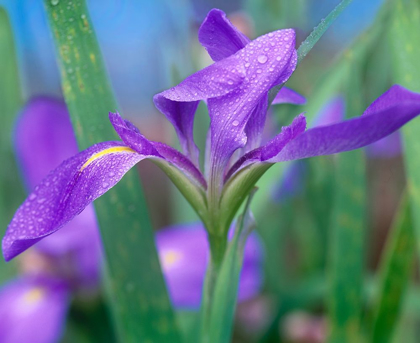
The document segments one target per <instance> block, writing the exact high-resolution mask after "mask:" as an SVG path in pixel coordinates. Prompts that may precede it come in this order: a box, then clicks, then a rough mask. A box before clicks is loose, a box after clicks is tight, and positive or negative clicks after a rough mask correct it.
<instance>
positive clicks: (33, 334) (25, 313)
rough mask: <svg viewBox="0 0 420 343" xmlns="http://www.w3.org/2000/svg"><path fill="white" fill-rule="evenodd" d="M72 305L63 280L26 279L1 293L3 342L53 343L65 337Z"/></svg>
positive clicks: (1, 337) (11, 285)
mask: <svg viewBox="0 0 420 343" xmlns="http://www.w3.org/2000/svg"><path fill="white" fill-rule="evenodd" d="M68 303H69V289H68V287H67V285H66V283H64V282H63V281H62V280H60V279H54V278H51V277H47V276H42V277H41V276H38V277H29V276H27V277H22V278H20V279H17V280H14V281H12V282H10V283H8V284H6V285H5V286H3V287H2V288H1V289H0V341H1V342H4V343H27V342H31V343H53V342H57V341H58V339H59V337H60V336H61V332H62V328H63V325H64V319H65V316H66V313H67V308H68Z"/></svg>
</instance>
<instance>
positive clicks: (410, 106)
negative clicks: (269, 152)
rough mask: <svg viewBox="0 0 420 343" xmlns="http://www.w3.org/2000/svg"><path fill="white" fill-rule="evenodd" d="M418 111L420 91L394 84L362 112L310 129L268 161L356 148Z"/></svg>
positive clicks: (401, 122)
mask: <svg viewBox="0 0 420 343" xmlns="http://www.w3.org/2000/svg"><path fill="white" fill-rule="evenodd" d="M419 113H420V94H417V93H413V92H411V91H409V90H407V89H405V88H403V87H401V86H399V85H395V86H392V87H391V88H390V89H389V90H388V91H387V92H386V93H384V94H383V95H381V96H380V97H379V98H378V99H377V100H376V101H375V102H374V103H373V104H372V105H370V106H369V107H368V108H367V110H366V111H365V112H364V114H363V115H362V116H360V117H358V118H353V119H350V120H346V121H343V122H340V123H336V124H331V125H327V126H321V127H315V128H313V129H310V130H308V131H306V132H305V133H303V134H301V135H300V136H299V137H297V138H296V139H294V140H292V141H291V142H290V143H289V144H287V145H286V147H285V148H284V149H283V150H282V151H280V153H279V154H278V155H276V156H274V157H272V158H270V159H269V160H267V162H282V161H290V160H297V159H302V158H307V157H312V156H319V155H329V154H335V153H338V152H343V151H349V150H353V149H358V148H361V147H364V146H366V145H368V144H372V143H373V142H376V141H377V140H379V139H381V138H384V137H386V136H388V135H389V134H391V133H392V132H394V131H396V130H398V129H399V128H400V127H401V126H403V125H404V124H405V123H407V122H408V121H410V120H411V119H413V118H414V117H416V116H417V115H418V114H419Z"/></svg>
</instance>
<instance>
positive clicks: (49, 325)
mask: <svg viewBox="0 0 420 343" xmlns="http://www.w3.org/2000/svg"><path fill="white" fill-rule="evenodd" d="M15 137H16V140H15V147H16V153H17V156H18V159H19V163H20V166H21V170H22V174H23V177H24V180H25V182H26V185H27V187H28V188H29V189H33V188H34V187H35V186H36V184H38V183H39V182H40V180H41V179H42V178H43V177H44V176H45V174H46V173H47V172H48V171H49V170H50V169H51V168H53V167H54V166H55V165H56V164H58V163H59V162H60V161H62V160H63V159H66V158H68V157H70V156H72V155H73V154H75V153H77V145H76V140H75V137H74V134H73V131H72V127H71V123H70V120H69V117H68V113H67V109H66V106H65V104H64V103H63V102H61V101H58V100H55V99H52V98H48V97H39V98H35V99H33V100H31V101H30V102H29V103H28V104H27V105H26V106H25V108H24V109H23V111H22V113H21V115H20V117H19V120H18V123H17V126H16V133H15ZM156 243H157V247H158V251H159V258H160V261H161V264H162V266H163V272H164V277H165V280H166V282H167V285H168V288H169V294H170V297H171V299H172V302H173V304H174V305H175V307H177V308H193V309H194V308H198V307H199V305H200V297H201V290H202V284H203V279H204V274H205V270H206V265H207V260H208V249H207V248H208V242H207V240H206V235H205V231H204V230H203V229H202V226H201V225H200V224H189V225H178V226H175V227H170V228H165V229H162V230H160V231H158V232H157V233H156ZM31 250H32V251H31V252H27V253H25V254H24V255H23V256H22V260H21V262H22V263H21V264H22V266H23V268H22V269H23V272H22V274H21V275H20V276H19V277H18V278H17V279H15V280H12V281H10V282H9V283H7V284H6V285H4V286H3V287H2V288H1V289H0V341H1V342H3V341H4V342H16V343H19V342H28V341H31V342H35V343H47V342H56V341H57V340H58V339H59V337H60V336H61V334H62V332H63V327H64V323H65V319H66V313H67V311H68V308H69V305H70V301H71V298H72V296H73V295H74V294H75V292H79V291H84V293H86V291H88V292H89V293H92V291H93V292H95V291H97V290H98V286H99V270H100V250H101V247H100V239H99V232H98V229H97V224H96V218H95V213H94V210H93V207H92V206H88V207H87V208H86V209H85V210H84V211H83V213H81V214H80V215H79V216H78V217H77V218H75V220H73V221H72V222H70V223H68V224H67V225H66V227H64V228H63V229H62V230H60V231H58V232H56V233H55V234H53V235H50V236H48V237H47V238H45V239H44V240H42V241H40V242H38V243H37V244H36V245H35V246H34V247H32V249H31ZM262 257H263V255H262V247H261V245H260V243H259V240H258V238H257V236H256V235H251V237H250V239H249V240H248V242H247V244H246V247H245V253H244V266H243V270H242V274H241V280H240V285H239V300H240V301H243V300H246V299H249V298H251V297H253V296H254V295H256V294H257V293H258V292H259V290H260V287H261V283H262ZM28 328H30V329H28Z"/></svg>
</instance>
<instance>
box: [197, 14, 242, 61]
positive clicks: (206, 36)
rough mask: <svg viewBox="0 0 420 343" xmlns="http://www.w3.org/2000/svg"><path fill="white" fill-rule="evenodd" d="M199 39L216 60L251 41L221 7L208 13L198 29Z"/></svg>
mask: <svg viewBox="0 0 420 343" xmlns="http://www.w3.org/2000/svg"><path fill="white" fill-rule="evenodd" d="M198 40H199V41H200V43H201V45H202V46H204V47H205V48H206V50H207V52H208V53H209V55H210V57H211V58H212V59H213V61H216V62H217V61H220V60H222V59H224V58H227V57H229V56H231V55H233V54H234V53H236V52H237V51H238V50H240V49H242V48H243V47H245V45H247V44H248V43H249V42H250V39H249V38H248V37H247V36H245V35H244V34H243V33H242V32H240V31H239V30H238V29H237V28H236V27H235V26H233V25H232V23H231V22H230V21H229V19H227V17H226V14H225V13H224V12H223V11H221V10H219V9H213V10H211V11H210V12H209V13H208V14H207V17H206V18H205V19H204V21H203V23H202V24H201V26H200V29H199V31H198Z"/></svg>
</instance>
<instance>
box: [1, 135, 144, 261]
mask: <svg viewBox="0 0 420 343" xmlns="http://www.w3.org/2000/svg"><path fill="white" fill-rule="evenodd" d="M146 157H147V155H141V154H139V153H137V152H135V151H134V150H132V149H130V148H128V147H127V146H125V145H124V144H122V143H121V142H104V143H99V144H96V145H94V146H92V147H90V148H89V149H86V150H84V151H82V152H80V153H79V154H77V155H75V156H74V157H72V158H70V159H68V160H66V161H64V162H63V163H62V164H61V165H60V166H59V167H58V168H57V169H55V170H54V171H52V172H51V173H50V174H49V175H48V176H47V177H46V178H45V179H44V180H43V181H42V182H41V183H40V184H39V185H38V186H37V187H36V188H35V189H34V191H33V192H32V193H31V194H30V195H29V197H28V198H27V199H26V200H25V202H24V203H23V204H22V205H21V206H20V207H19V209H18V210H17V212H16V213H15V216H14V217H13V219H12V221H11V223H10V224H9V227H8V228H7V231H6V235H5V237H4V238H3V241H2V248H3V254H4V257H5V259H6V261H8V260H10V259H11V258H13V257H14V256H16V255H17V254H19V253H21V252H22V251H24V250H26V249H27V248H29V247H30V246H32V245H33V244H35V243H36V242H38V241H39V240H41V239H42V238H44V237H46V236H48V235H50V234H51V233H53V232H55V231H57V230H58V229H59V228H61V227H62V226H63V225H65V224H66V223H68V222H69V221H70V220H71V219H73V217H75V216H76V215H78V214H79V213H80V212H81V211H83V209H84V208H85V207H86V206H87V205H88V204H90V203H91V202H92V201H93V200H95V199H96V198H98V197H99V196H101V195H102V194H103V193H105V192H106V191H108V190H109V189H110V188H111V187H113V186H114V185H115V184H116V183H117V182H118V181H119V180H120V179H121V178H122V177H123V175H124V174H125V173H126V172H127V171H128V170H129V169H131V168H132V167H133V166H134V165H135V164H136V163H137V162H139V161H141V160H143V159H144V158H146Z"/></svg>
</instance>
